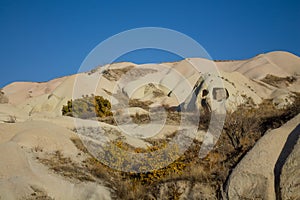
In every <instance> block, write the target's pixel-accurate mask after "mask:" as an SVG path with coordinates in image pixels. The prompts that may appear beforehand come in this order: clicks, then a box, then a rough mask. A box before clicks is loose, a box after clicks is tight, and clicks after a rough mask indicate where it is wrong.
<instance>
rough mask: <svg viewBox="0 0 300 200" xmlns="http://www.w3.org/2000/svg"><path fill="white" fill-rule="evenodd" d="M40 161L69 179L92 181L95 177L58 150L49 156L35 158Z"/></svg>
mask: <svg viewBox="0 0 300 200" xmlns="http://www.w3.org/2000/svg"><path fill="white" fill-rule="evenodd" d="M37 159H38V160H39V161H40V162H41V163H43V164H44V165H46V166H48V167H49V168H50V169H51V170H53V171H54V172H56V173H58V174H60V175H62V176H64V177H66V178H70V179H77V180H79V181H81V182H84V181H92V182H94V181H95V179H94V178H93V177H92V176H91V175H90V174H89V173H88V171H87V170H86V169H85V168H84V167H82V166H80V165H78V164H76V163H74V162H73V161H72V160H71V159H70V158H68V157H64V156H63V154H62V153H61V152H60V151H56V152H55V153H54V154H53V155H51V156H50V158H37Z"/></svg>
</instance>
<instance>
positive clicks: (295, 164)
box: [278, 123, 300, 199]
mask: <svg viewBox="0 0 300 200" xmlns="http://www.w3.org/2000/svg"><path fill="white" fill-rule="evenodd" d="M294 131H295V135H296V137H298V138H299V136H300V123H299V125H298V127H297V128H296V129H295V130H294ZM278 196H280V197H281V199H300V139H298V142H297V144H296V145H295V146H294V149H293V151H292V152H291V154H290V155H289V156H288V158H287V160H286V162H285V164H284V165H283V168H282V171H281V175H280V194H279V195H278Z"/></svg>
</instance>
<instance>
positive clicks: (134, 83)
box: [0, 52, 300, 199]
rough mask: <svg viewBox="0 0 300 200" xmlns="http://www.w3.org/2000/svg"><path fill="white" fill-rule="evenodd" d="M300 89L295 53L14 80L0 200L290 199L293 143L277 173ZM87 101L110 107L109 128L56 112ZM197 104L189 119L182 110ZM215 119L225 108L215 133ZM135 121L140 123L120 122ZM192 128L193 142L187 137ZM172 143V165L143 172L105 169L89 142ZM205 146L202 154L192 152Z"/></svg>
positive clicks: (6, 114) (1, 130) (3, 127)
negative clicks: (175, 150) (181, 148)
mask: <svg viewBox="0 0 300 200" xmlns="http://www.w3.org/2000/svg"><path fill="white" fill-rule="evenodd" d="M299 93H300V58H299V57H297V56H295V55H293V54H290V53H287V52H271V53H267V54H260V55H258V56H256V57H254V58H251V59H249V60H241V61H216V62H215V61H210V60H206V59H201V58H188V59H185V60H182V61H179V62H175V63H160V64H144V65H136V64H134V63H115V64H112V65H106V66H102V67H99V68H96V69H94V70H92V71H90V72H86V73H79V74H76V75H72V76H66V77H62V78H58V79H54V80H51V81H49V82H45V83H33V82H26V83H25V82H17V83H12V84H9V85H7V86H6V87H4V88H3V90H2V92H1V95H0V102H2V104H0V122H1V124H0V149H1V154H0V157H1V161H0V185H1V187H0V197H1V198H4V199H41V198H44V199H74V198H75V197H76V198H77V199H111V198H113V199H120V198H122V199H149V198H150V199H168V198H173V199H174V198H175V199H176V198H178V199H221V198H224V199H225V198H228V199H255V198H259V199H274V198H275V196H276V194H277V195H278V194H279V193H280V195H281V197H282V199H290V198H297V197H298V196H297V195H298V193H297V191H298V190H297V189H298V184H297V181H298V179H297V178H295V177H297V176H296V175H297V174H298V173H299V167H298V165H297V162H298V161H297V156H296V155H297V151H298V149H299V148H298V146H299V145H298V144H297V145H296V146H295V148H294V150H293V152H292V153H289V154H290V155H287V156H288V158H287V159H286V160H284V162H283V163H282V167H281V168H280V169H281V170H280V173H279V174H278V173H275V172H274V168H275V166H276V163H278V158H279V157H280V155H282V151H283V150H284V146H285V144H286V141H287V140H288V138H289V135H290V133H291V132H292V130H293V129H294V128H295V127H296V126H297V125H298V124H299V122H300V118H299V115H297V114H298V113H299V102H300V101H299V99H300V98H299ZM91 94H93V95H100V96H103V97H104V98H106V99H108V100H109V101H110V102H111V104H112V111H113V113H114V116H115V117H116V119H115V121H114V120H113V119H112V118H109V117H107V118H105V119H75V118H72V117H67V116H62V112H61V110H62V107H63V105H65V104H66V103H67V101H68V100H70V99H77V98H81V97H82V96H83V95H91ZM160 105H162V107H160ZM178 106H180V107H178ZM128 107H129V108H128ZM194 108H196V112H195V113H192V114H196V117H193V116H189V115H187V116H185V115H183V114H182V115H181V113H183V110H189V109H192V110H193V109H194ZM165 109H166V110H167V111H165ZM180 110H181V112H178V111H180ZM212 112H213V113H216V116H217V117H218V116H223V115H224V114H225V112H226V113H227V116H226V118H222V120H223V121H224V126H222V127H221V128H223V129H221V130H220V131H221V135H216V134H214V132H213V131H211V129H208V125H209V124H210V121H209V119H208V118H209V116H210V115H211V114H210V113H212ZM199 114H201V115H200V116H201V118H200V119H199V121H198V120H197V119H198V118H199V116H198V115H199ZM164 117H165V121H164ZM130 119H131V120H133V121H134V122H135V123H129V124H128V123H125V122H128V120H130ZM149 119H151V120H152V121H153V123H150V125H151V126H150V125H149V124H148V123H149ZM186 119H187V120H186ZM216 119H217V118H216ZM118 120H120V121H118ZM222 120H221V121H222ZM116 121H117V122H119V123H116ZM286 122H287V123H286ZM195 124H196V125H195ZM211 124H213V122H211ZM283 124H285V125H283ZM221 125H222V124H221ZM282 125H283V126H282ZM149 127H150V128H149ZM193 127H196V128H197V131H196V134H195V135H192V136H191V135H189V134H184V133H185V131H187V130H189V128H190V129H192V128H193ZM274 128H277V129H274ZM271 129H274V130H271ZM207 130H209V131H208V132H207ZM78 136H79V137H80V138H81V140H80V139H79V137H78ZM183 136H184V137H183ZM185 136H187V137H185ZM262 136H263V137H262ZM261 137H262V138H261ZM174 138H175V139H174ZM173 139H174V140H175V141H180V143H181V142H187V141H190V142H191V145H190V147H189V148H188V149H187V151H186V152H185V153H184V155H182V156H180V157H179V158H178V159H177V160H176V162H174V163H173V164H171V165H169V166H164V167H163V168H162V170H154V171H152V172H151V173H146V174H143V173H142V175H141V174H138V175H132V174H130V173H129V174H127V173H124V174H122V173H121V174H120V173H119V172H118V171H115V170H112V169H108V168H107V167H105V166H103V165H102V164H101V162H99V161H97V160H95V158H94V156H95V153H99V152H98V149H97V148H96V150H95V149H94V148H93V146H92V145H94V144H97V142H99V141H101V143H104V144H106V143H109V144H111V143H113V144H117V145H118V147H120V148H121V149H126V150H128V151H131V150H132V151H133V152H135V153H137V152H138V153H141V152H147V153H150V155H151V152H156V151H155V150H158V149H159V148H162V147H164V145H165V144H166V143H168V142H170V141H173ZM176 139H177V140H176ZM257 141H258V142H257ZM83 144H85V146H84V145H83ZM87 144H89V145H91V144H92V145H91V148H90V149H89V148H87V149H86V146H87ZM97 145H99V144H97ZM210 145H215V146H214V147H215V148H214V149H213V150H212V151H211V152H210V153H209V154H208V155H206V154H205V155H204V154H203V155H204V158H202V157H201V158H199V157H198V156H199V155H200V153H201V152H202V151H200V152H199V147H201V146H202V147H203V146H205V147H209V146H210ZM253 146H254V147H253ZM96 147H97V146H96ZM252 147H253V148H252ZM100 149H101V148H100ZM250 149H251V150H250ZM249 150H250V151H249ZM94 151H96V152H94ZM100 153H101V152H100ZM287 156H286V157H287ZM124 157H126V156H124ZM127 162H128V161H127ZM170 171H171V172H170ZM281 172H282V174H281ZM289 172H292V173H289ZM45 174H47V175H45ZM280 174H281V175H280ZM291 174H293V176H291ZM278 177H280V181H279V183H277V182H276V180H279V179H278ZM275 182H276V184H275ZM275 185H276V187H275ZM275 190H278V191H279V192H278V191H277V192H276V191H275Z"/></svg>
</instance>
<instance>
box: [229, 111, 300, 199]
mask: <svg viewBox="0 0 300 200" xmlns="http://www.w3.org/2000/svg"><path fill="white" fill-rule="evenodd" d="M299 121H300V114H299V115H297V116H296V117H295V118H293V119H292V120H290V121H289V122H287V123H286V124H285V125H283V126H282V127H280V128H278V129H274V130H272V131H270V132H268V133H266V135H265V136H263V137H262V138H261V139H260V140H259V141H258V142H257V143H256V145H255V146H254V147H253V148H252V150H250V151H249V152H248V153H247V155H246V156H245V157H244V158H243V159H242V160H241V161H240V163H239V164H238V165H237V167H236V168H235V169H234V170H233V172H232V174H231V175H230V178H229V180H228V183H227V194H228V198H229V199H269V200H273V199H276V194H275V178H274V177H275V176H274V168H275V165H276V163H277V161H278V158H279V155H280V154H281V151H282V149H283V147H284V145H285V143H286V141H287V138H288V136H289V134H290V133H291V132H292V131H293V130H294V129H295V127H296V126H297V125H298V124H299ZM288 166H291V165H288ZM293 169H296V168H293Z"/></svg>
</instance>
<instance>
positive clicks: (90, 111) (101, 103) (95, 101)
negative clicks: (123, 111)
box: [62, 95, 112, 119]
mask: <svg viewBox="0 0 300 200" xmlns="http://www.w3.org/2000/svg"><path fill="white" fill-rule="evenodd" d="M62 115H66V116H72V117H78V118H82V119H88V118H93V117H100V118H103V117H107V116H112V112H111V103H110V102H109V101H108V100H107V99H104V98H103V97H102V96H93V95H92V96H88V95H86V96H83V97H82V98H80V99H75V100H70V101H68V102H67V105H64V106H63V108H62Z"/></svg>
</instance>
